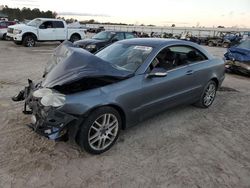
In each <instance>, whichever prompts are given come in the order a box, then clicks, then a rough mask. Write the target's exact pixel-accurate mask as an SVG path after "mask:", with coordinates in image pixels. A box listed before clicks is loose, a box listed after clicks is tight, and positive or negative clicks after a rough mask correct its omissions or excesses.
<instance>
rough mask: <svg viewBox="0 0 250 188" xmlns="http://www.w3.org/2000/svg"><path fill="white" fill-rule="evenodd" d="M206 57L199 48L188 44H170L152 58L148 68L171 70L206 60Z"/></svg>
mask: <svg viewBox="0 0 250 188" xmlns="http://www.w3.org/2000/svg"><path fill="white" fill-rule="evenodd" d="M206 59H207V57H206V56H205V55H204V54H202V53H201V52H200V51H199V50H197V49H195V48H193V47H190V46H170V47H167V48H165V49H163V50H161V51H160V52H159V53H158V55H157V56H156V57H155V58H154V60H153V62H152V63H151V65H150V69H151V70H153V69H159V68H160V69H164V70H165V71H166V70H171V69H174V68H177V67H181V66H185V65H187V64H190V63H195V62H199V61H204V60H206Z"/></svg>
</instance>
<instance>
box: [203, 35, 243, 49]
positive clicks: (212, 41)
mask: <svg viewBox="0 0 250 188" xmlns="http://www.w3.org/2000/svg"><path fill="white" fill-rule="evenodd" d="M241 39H242V36H241V33H235V32H226V33H225V32H219V33H218V34H217V35H216V36H214V37H210V38H209V39H208V41H207V45H208V46H210V47H211V46H222V47H224V48H229V47H231V46H234V45H236V44H239V42H240V41H241Z"/></svg>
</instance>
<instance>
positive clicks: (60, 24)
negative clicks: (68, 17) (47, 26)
mask: <svg viewBox="0 0 250 188" xmlns="http://www.w3.org/2000/svg"><path fill="white" fill-rule="evenodd" d="M53 27H54V28H64V24H63V22H62V21H53Z"/></svg>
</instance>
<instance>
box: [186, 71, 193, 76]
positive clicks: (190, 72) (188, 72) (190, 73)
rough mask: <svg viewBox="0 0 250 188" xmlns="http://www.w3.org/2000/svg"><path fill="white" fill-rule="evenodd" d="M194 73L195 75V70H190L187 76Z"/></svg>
mask: <svg viewBox="0 0 250 188" xmlns="http://www.w3.org/2000/svg"><path fill="white" fill-rule="evenodd" d="M193 73H194V71H193V70H188V71H187V72H186V75H192V74H193Z"/></svg>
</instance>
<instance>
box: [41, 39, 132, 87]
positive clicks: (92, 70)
mask: <svg viewBox="0 0 250 188" xmlns="http://www.w3.org/2000/svg"><path fill="white" fill-rule="evenodd" d="M132 75H133V73H131V72H129V71H126V70H119V69H116V68H115V67H113V66H112V65H111V64H110V63H109V62H106V61H104V60H102V59H100V58H98V57H97V56H95V55H93V54H91V53H90V52H88V51H86V50H84V49H81V48H77V47H75V46H74V45H73V44H72V43H71V42H68V41H65V42H64V43H62V44H61V45H60V46H59V47H58V48H57V49H56V50H55V52H54V54H53V55H52V58H51V60H50V62H49V64H48V66H47V68H46V69H45V79H44V81H43V82H42V86H43V87H48V88H52V87H55V86H62V85H64V84H70V83H73V82H75V81H78V80H81V79H83V78H96V77H115V78H116V79H121V80H122V79H126V78H128V77H131V76H132Z"/></svg>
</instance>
